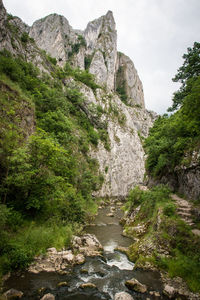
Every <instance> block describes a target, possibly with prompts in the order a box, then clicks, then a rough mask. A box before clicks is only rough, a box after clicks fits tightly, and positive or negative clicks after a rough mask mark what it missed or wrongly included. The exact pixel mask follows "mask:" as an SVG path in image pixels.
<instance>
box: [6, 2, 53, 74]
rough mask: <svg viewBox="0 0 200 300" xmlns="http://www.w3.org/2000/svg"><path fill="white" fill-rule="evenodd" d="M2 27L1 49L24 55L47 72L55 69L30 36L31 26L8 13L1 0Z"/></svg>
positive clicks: (16, 54)
mask: <svg viewBox="0 0 200 300" xmlns="http://www.w3.org/2000/svg"><path fill="white" fill-rule="evenodd" d="M0 28H1V30H0V51H2V50H4V49H6V50H8V51H9V52H11V53H12V54H13V55H14V56H20V57H23V59H25V60H26V61H28V62H32V63H33V64H34V65H35V66H37V67H38V68H39V69H40V70H41V71H44V72H47V73H49V72H51V71H53V70H52V67H51V64H49V62H48V60H47V58H46V56H45V55H44V54H43V53H42V51H41V49H39V48H38V46H37V45H36V43H35V41H34V40H33V39H30V37H29V36H28V32H29V30H30V28H29V26H28V25H26V24H25V23H24V22H23V21H22V20H21V19H20V18H18V17H13V16H11V15H8V14H7V11H6V9H5V7H4V5H3V2H2V0H0Z"/></svg>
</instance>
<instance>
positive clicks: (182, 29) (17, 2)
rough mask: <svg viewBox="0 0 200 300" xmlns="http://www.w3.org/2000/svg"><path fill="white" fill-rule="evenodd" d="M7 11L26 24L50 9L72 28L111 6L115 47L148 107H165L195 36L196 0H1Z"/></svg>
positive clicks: (199, 20) (199, 12)
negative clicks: (135, 72)
mask: <svg viewBox="0 0 200 300" xmlns="http://www.w3.org/2000/svg"><path fill="white" fill-rule="evenodd" d="M3 2H4V5H5V7H6V9H7V11H8V12H9V13H11V14H12V15H16V16H18V17H20V18H21V19H22V20H23V21H24V22H25V23H27V24H28V25H32V23H33V22H34V21H35V20H37V19H40V18H42V17H45V16H46V15H48V14H50V13H58V14H61V15H63V16H65V17H66V18H67V19H68V21H69V23H70V25H71V26H72V27H73V28H76V29H85V27H86V25H87V23H88V22H89V21H92V20H93V19H96V18H98V17H100V16H101V15H104V14H106V12H107V11H108V10H112V11H113V14H114V18H115V21H116V27H117V32H118V50H119V51H121V52H123V53H125V54H126V55H128V56H129V57H130V58H131V59H132V60H133V62H134V64H135V67H136V69H137V70H138V74H139V76H140V78H141V80H142V82H143V87H144V94H145V103H146V107H147V109H150V110H154V111H156V112H158V113H161V114H162V113H164V112H165V111H166V109H167V108H168V107H169V106H170V105H171V98H172V94H173V92H174V91H175V90H177V89H178V84H177V83H173V82H172V80H171V78H172V77H173V76H174V75H175V74H176V71H177V69H178V68H179V67H180V66H181V65H182V63H183V59H182V55H183V54H184V53H186V52H187V47H190V46H192V45H193V43H194V41H198V42H199V36H200V0H98V1H97V0H56V1H55V0H54V1H52V0H34V1H33V0H3Z"/></svg>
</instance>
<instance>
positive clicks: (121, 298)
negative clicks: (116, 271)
mask: <svg viewBox="0 0 200 300" xmlns="http://www.w3.org/2000/svg"><path fill="white" fill-rule="evenodd" d="M114 300H134V299H133V297H132V296H131V295H130V294H128V293H126V292H120V293H117V294H115V296H114Z"/></svg>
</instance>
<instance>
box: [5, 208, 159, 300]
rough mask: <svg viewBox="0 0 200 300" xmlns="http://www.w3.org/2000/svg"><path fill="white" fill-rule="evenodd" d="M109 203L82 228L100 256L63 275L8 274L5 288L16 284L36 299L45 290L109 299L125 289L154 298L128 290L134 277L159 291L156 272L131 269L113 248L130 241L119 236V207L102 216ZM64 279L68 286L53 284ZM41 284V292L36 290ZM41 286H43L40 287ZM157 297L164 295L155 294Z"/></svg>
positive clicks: (81, 299) (85, 299) (80, 298)
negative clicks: (84, 286)
mask: <svg viewBox="0 0 200 300" xmlns="http://www.w3.org/2000/svg"><path fill="white" fill-rule="evenodd" d="M109 212H110V207H106V208H103V209H100V210H99V214H98V216H97V217H96V219H95V221H94V224H92V226H88V227H86V228H85V231H86V232H87V233H93V234H95V235H96V237H97V239H98V240H99V241H100V243H101V244H102V246H103V248H104V253H103V257H95V258H87V259H86V262H85V263H84V264H83V265H81V266H80V265H79V266H75V267H74V268H73V269H72V270H71V271H70V272H69V274H67V275H58V274H56V273H47V272H41V273H40V274H30V273H28V272H25V273H23V274H18V275H13V276H11V277H10V278H9V279H8V280H7V281H6V283H5V289H6V290H7V289H9V288H11V287H12V288H16V289H18V290H21V291H23V292H24V296H23V297H22V299H27V300H31V299H32V300H33V299H40V298H41V296H42V295H43V294H45V293H49V292H50V293H52V294H54V295H55V296H56V300H61V299H63V300H64V299H69V300H70V299H71V300H72V299H74V300H100V299H102V300H104V299H105V300H106V299H113V298H114V295H115V293H117V292H121V291H126V292H129V293H130V294H131V295H132V296H133V298H134V299H147V298H149V299H158V298H155V297H154V296H152V295H150V294H149V292H148V293H146V294H144V295H143V294H140V293H136V292H132V291H130V290H128V289H127V288H126V286H125V284H124V283H125V281H126V280H128V279H131V278H136V279H138V280H139V281H140V282H141V283H143V284H146V285H147V287H148V291H159V292H161V291H162V285H161V282H160V276H159V274H158V273H156V272H152V271H144V270H133V267H134V264H133V263H132V262H130V261H129V260H128V258H127V256H126V255H125V254H123V253H121V252H119V251H115V250H114V249H115V248H116V247H117V246H123V247H128V246H129V245H130V244H131V243H132V241H131V240H130V239H129V238H126V237H123V236H122V226H121V225H120V224H119V220H120V217H121V216H122V212H121V210H120V209H119V208H117V209H116V210H115V211H114V217H108V216H106V215H107V214H108V213H109ZM64 281H66V282H67V283H68V287H66V286H65V287H59V288H58V287H57V284H58V283H59V282H64ZM85 282H91V283H94V284H95V285H96V286H97V288H98V290H97V289H86V290H84V291H83V290H81V289H79V286H80V284H82V283H85ZM41 288H43V290H42V292H41V293H38V290H39V289H41ZM44 288H45V289H44ZM159 299H164V298H162V297H159Z"/></svg>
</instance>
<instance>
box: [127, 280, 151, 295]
mask: <svg viewBox="0 0 200 300" xmlns="http://www.w3.org/2000/svg"><path fill="white" fill-rule="evenodd" d="M125 285H126V286H127V288H129V289H130V290H132V291H135V292H139V293H146V291H147V287H146V285H144V284H142V283H140V282H139V281H138V280H137V279H135V278H132V279H130V280H127V281H126V282H125Z"/></svg>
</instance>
